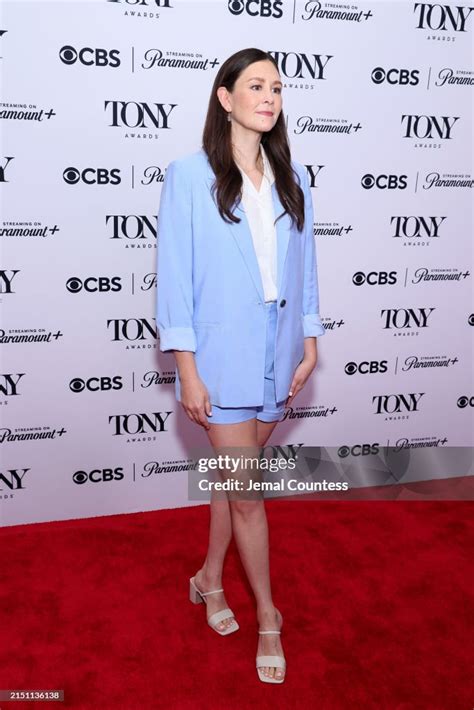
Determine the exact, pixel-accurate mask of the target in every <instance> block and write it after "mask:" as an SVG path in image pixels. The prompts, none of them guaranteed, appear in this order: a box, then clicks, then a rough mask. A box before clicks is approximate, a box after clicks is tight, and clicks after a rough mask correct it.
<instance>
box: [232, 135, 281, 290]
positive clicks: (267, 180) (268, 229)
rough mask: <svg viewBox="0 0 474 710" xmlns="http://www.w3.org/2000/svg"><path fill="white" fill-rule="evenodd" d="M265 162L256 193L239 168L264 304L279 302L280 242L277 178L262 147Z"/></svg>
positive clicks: (261, 146) (243, 202)
mask: <svg viewBox="0 0 474 710" xmlns="http://www.w3.org/2000/svg"><path fill="white" fill-rule="evenodd" d="M260 152H261V154H262V158H263V171H264V172H263V178H262V184H261V185H260V190H257V189H256V187H255V185H254V184H253V182H252V181H251V179H250V178H249V177H248V175H247V174H246V173H245V172H244V171H243V170H242V169H241V167H240V166H239V165H238V164H237V167H238V168H239V170H240V172H241V174H242V181H243V185H242V204H243V207H244V210H245V215H246V217H247V220H248V223H249V227H250V232H251V234H252V241H253V245H254V248H255V254H256V256H257V261H258V265H259V268H260V275H261V277H262V284H263V293H264V296H265V303H268V302H269V301H276V299H277V238H276V228H275V225H274V224H273V222H274V219H275V217H274V209H273V198H272V184H273V183H274V182H275V176H274V174H273V171H272V168H271V166H270V163H269V161H268V158H267V155H266V153H265V150H264V148H263V145H262V144H260Z"/></svg>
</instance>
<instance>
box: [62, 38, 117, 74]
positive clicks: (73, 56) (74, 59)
mask: <svg viewBox="0 0 474 710" xmlns="http://www.w3.org/2000/svg"><path fill="white" fill-rule="evenodd" d="M59 58H60V60H61V61H62V62H63V64H67V65H68V66H72V65H73V64H76V63H78V64H82V65H83V66H85V67H93V66H95V67H111V68H113V69H114V68H117V67H119V66H120V52H119V50H118V49H103V48H92V47H83V48H82V49H76V48H75V47H72V46H71V45H69V44H68V45H65V46H64V47H61V49H60V50H59Z"/></svg>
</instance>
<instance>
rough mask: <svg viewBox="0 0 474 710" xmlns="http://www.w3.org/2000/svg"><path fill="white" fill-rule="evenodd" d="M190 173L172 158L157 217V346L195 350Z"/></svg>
mask: <svg viewBox="0 0 474 710" xmlns="http://www.w3.org/2000/svg"><path fill="white" fill-rule="evenodd" d="M191 198H192V195H191V186H190V180H189V176H188V175H187V174H186V171H185V169H184V168H183V166H182V165H180V164H179V162H178V161H172V162H171V163H170V164H169V166H168V169H167V171H166V175H165V178H164V181H163V185H162V188H161V198H160V206H159V210H158V220H157V232H158V237H157V271H156V278H157V291H156V298H157V303H156V324H157V327H158V330H159V335H160V350H161V351H165V350H189V351H191V352H196V333H195V331H194V328H193V233H192V199H191Z"/></svg>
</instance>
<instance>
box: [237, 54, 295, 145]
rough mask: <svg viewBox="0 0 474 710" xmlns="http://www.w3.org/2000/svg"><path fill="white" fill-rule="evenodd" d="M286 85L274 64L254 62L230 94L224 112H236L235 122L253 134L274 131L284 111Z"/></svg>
mask: <svg viewBox="0 0 474 710" xmlns="http://www.w3.org/2000/svg"><path fill="white" fill-rule="evenodd" d="M282 86H283V85H282V82H281V80H280V75H279V73H278V70H277V69H276V67H275V65H274V64H273V62H270V61H268V60H263V61H260V62H254V63H253V64H249V66H248V67H247V68H246V69H244V71H243V72H242V73H241V74H240V76H239V78H238V79H237V80H236V82H235V84H234V89H233V91H232V92H231V93H230V92H226V99H227V101H226V104H225V105H224V108H226V109H227V110H229V109H231V110H232V120H233V121H237V123H240V124H241V125H242V126H243V127H244V128H247V129H249V130H254V131H259V132H266V131H270V130H271V129H272V128H273V126H274V125H275V123H276V122H277V120H278V117H279V115H280V112H281V108H282V95H281V91H282Z"/></svg>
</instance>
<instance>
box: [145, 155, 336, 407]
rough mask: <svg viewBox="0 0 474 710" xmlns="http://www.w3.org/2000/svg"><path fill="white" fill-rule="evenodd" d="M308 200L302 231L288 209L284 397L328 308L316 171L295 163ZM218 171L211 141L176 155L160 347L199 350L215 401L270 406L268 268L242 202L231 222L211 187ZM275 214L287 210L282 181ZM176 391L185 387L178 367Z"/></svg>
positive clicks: (280, 372)
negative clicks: (263, 270) (322, 300)
mask: <svg viewBox="0 0 474 710" xmlns="http://www.w3.org/2000/svg"><path fill="white" fill-rule="evenodd" d="M292 165H293V168H294V169H295V170H296V172H297V174H298V176H299V180H300V185H301V187H302V189H303V191H304V198H305V226H304V229H303V231H302V232H298V230H297V228H296V225H293V226H292V225H291V220H290V217H289V216H288V215H287V214H285V215H284V216H283V217H282V218H281V219H280V220H278V222H277V223H276V231H277V293H278V296H277V326H276V343H275V368H274V369H275V387H276V396H277V401H281V400H285V399H286V398H287V397H288V393H289V389H290V385H291V381H292V379H293V375H294V372H295V369H296V367H297V365H298V364H299V363H300V362H301V360H302V359H303V356H304V338H305V337H310V336H321V335H324V334H325V330H324V327H323V325H322V323H321V319H320V316H319V293H318V276H317V264H316V247H315V242H314V237H313V204H312V198H311V191H310V187H309V182H308V176H307V172H306V169H305V168H304V166H303V165H301V164H299V163H296V162H293V163H292ZM214 179H215V175H214V171H213V170H212V168H211V166H210V164H209V161H208V159H207V155H206V153H205V152H204V150H203V149H201V150H199V151H197V152H195V153H192V154H190V155H186V156H184V157H182V158H179V159H177V160H173V161H172V162H171V163H170V164H169V166H168V169H167V171H166V175H165V179H164V182H163V185H162V189H161V199H160V206H159V210H158V224H157V227H158V248H157V309H156V323H157V327H158V331H159V336H160V350H161V351H162V352H164V351H167V350H189V351H192V352H194V353H195V362H196V367H197V370H198V374H199V376H200V378H201V379H202V381H203V382H204V384H205V385H206V387H207V389H208V392H209V398H210V402H211V404H216V405H217V406H220V407H253V406H260V405H262V404H263V399H264V368H265V348H266V333H265V327H266V309H265V299H264V292H263V285H262V280H261V277H260V269H259V266H258V261H257V257H256V254H255V249H254V246H253V241H252V235H251V232H250V227H249V224H248V221H247V218H246V215H245V212H244V209H243V205H242V203H239V205H238V206H237V207H236V209H235V214H236V215H237V216H238V217H240V218H241V222H239V223H238V224H234V223H232V224H228V223H227V222H225V221H224V220H223V219H222V218H221V216H220V215H219V212H218V210H217V206H216V204H215V202H214V201H213V197H212V195H211V185H212V183H213V181H214ZM272 195H273V204H274V209H275V219H276V218H277V217H278V216H279V215H280V214H281V213H282V212H283V211H284V210H283V206H282V204H281V202H280V200H279V198H278V193H277V190H276V183H273V185H272ZM176 399H177V400H178V401H181V385H180V381H179V373H178V369H177V367H176Z"/></svg>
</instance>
